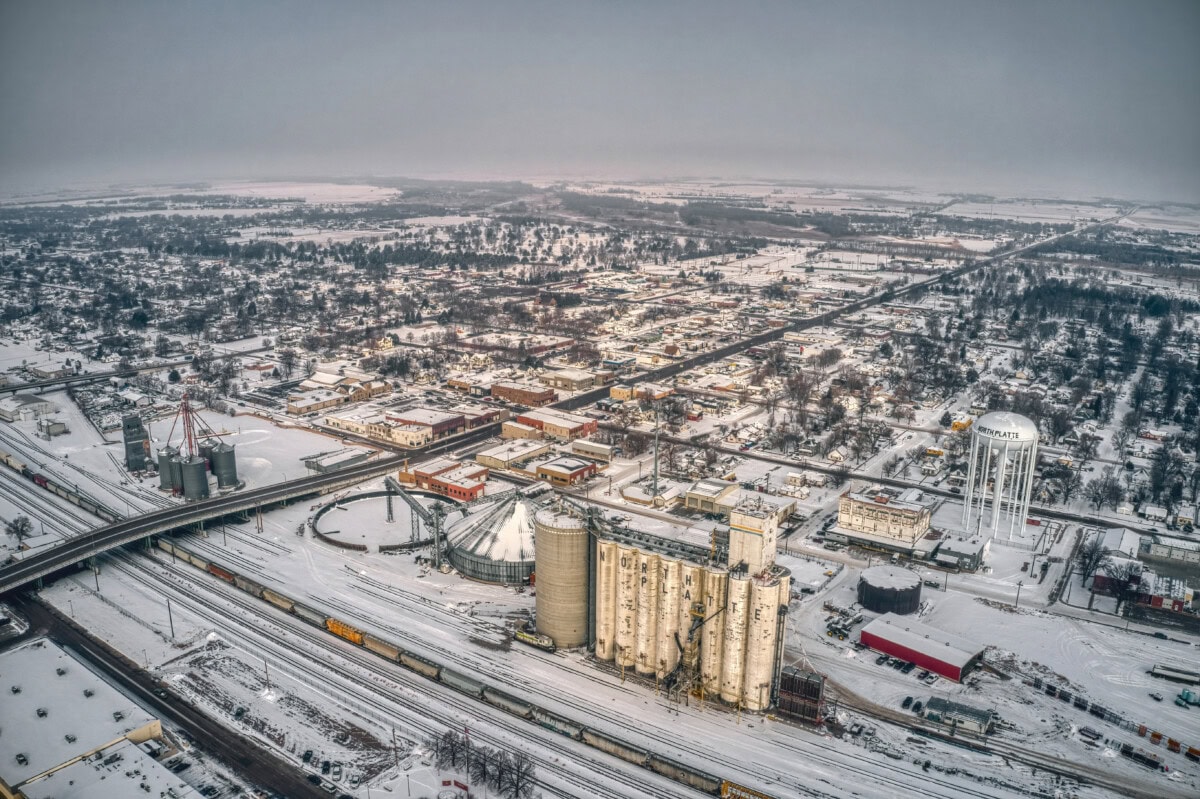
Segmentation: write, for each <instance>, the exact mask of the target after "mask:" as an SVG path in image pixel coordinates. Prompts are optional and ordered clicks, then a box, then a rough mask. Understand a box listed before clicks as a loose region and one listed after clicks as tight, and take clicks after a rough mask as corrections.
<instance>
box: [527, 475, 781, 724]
mask: <svg viewBox="0 0 1200 799" xmlns="http://www.w3.org/2000/svg"><path fill="white" fill-rule="evenodd" d="M779 521H780V520H779V517H778V513H777V509H776V508H775V507H774V506H773V505H771V504H769V503H764V502H759V501H757V500H754V499H751V500H749V501H747V502H745V503H743V504H741V505H739V507H738V508H737V511H736V523H735V524H732V525H731V526H730V530H729V539H728V541H727V542H722V541H718V540H714V541H713V545H712V546H711V547H703V546H698V545H695V544H689V543H684V542H680V541H676V540H673V539H668V538H662V537H659V536H655V535H651V534H648V533H644V532H639V531H636V530H631V529H628V528H625V527H621V526H619V525H615V524H611V523H609V522H606V521H600V520H598V519H597V517H596V515H595V513H594V512H587V511H582V510H581V511H580V512H578V513H576V512H574V511H567V510H563V509H561V508H560V509H543V510H541V511H539V512H538V513H537V515H536V516H535V517H534V527H535V530H536V537H537V540H536V553H537V572H536V573H537V631H538V632H539V633H542V634H544V635H548V636H550V637H551V638H553V639H554V642H555V644H556V645H557V646H559V647H565V648H571V647H584V646H591V645H594V647H595V655H596V658H597V660H600V661H605V662H611V663H613V664H614V665H616V666H617V667H619V668H620V669H621V670H622V672H623V673H625V672H626V671H627V670H632V671H633V672H634V673H635V674H637V675H640V676H642V677H645V678H647V679H649V678H653V679H654V680H655V683H656V684H657V685H662V686H663V687H665V688H666V689H667V691H668V692H671V693H673V694H674V695H675V696H676V697H681V696H683V697H686V696H697V697H700V698H710V697H720V699H721V700H722V701H723V702H725V703H726V704H728V705H730V706H736V707H740V708H743V709H746V710H751V711H762V710H765V709H767V708H768V707H769V706H770V705H771V704H772V702H773V700H774V699H775V697H776V695H777V690H778V682H779V671H780V665H781V664H780V661H781V655H782V641H783V629H784V624H785V619H786V613H787V606H788V601H789V598H790V595H791V579H790V573H789V572H788V570H787V569H786V568H784V567H782V566H779V565H776V563H775V554H774V553H775V540H776V535H777V532H778V527H779Z"/></svg>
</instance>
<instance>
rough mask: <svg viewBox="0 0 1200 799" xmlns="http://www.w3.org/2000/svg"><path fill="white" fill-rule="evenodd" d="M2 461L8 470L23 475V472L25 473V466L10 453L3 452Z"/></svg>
mask: <svg viewBox="0 0 1200 799" xmlns="http://www.w3.org/2000/svg"><path fill="white" fill-rule="evenodd" d="M3 460H4V465H5V466H7V467H8V468H10V469H12V470H13V471H14V472H17V473H19V474H25V472H26V471H27V467H26V466H25V463H24V461H22V460H21V459H20V458H18V457H17V456H16V455H13V454H12V453H11V452H5V453H4V457H3Z"/></svg>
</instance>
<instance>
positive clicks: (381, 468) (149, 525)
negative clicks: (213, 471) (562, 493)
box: [0, 425, 496, 594]
mask: <svg viewBox="0 0 1200 799" xmlns="http://www.w3.org/2000/svg"><path fill="white" fill-rule="evenodd" d="M495 427H496V425H486V426H484V427H480V428H478V429H476V430H473V431H471V432H470V433H467V434H465V435H462V436H458V437H456V438H453V439H449V440H445V441H439V442H437V443H435V444H430V445H428V446H426V447H422V448H420V449H416V450H412V451H411V454H412V455H413V456H417V457H419V456H421V455H427V454H432V453H433V452H436V451H440V450H442V449H447V448H451V447H459V446H464V445H467V444H470V443H473V442H475V441H478V440H481V439H484V438H488V437H490V436H492V435H494V434H495V429H494V428H495ZM405 460H406V459H405V458H404V457H403V456H400V455H391V456H387V457H384V458H378V459H376V460H373V461H368V462H367V463H362V464H358V465H356V466H351V467H348V468H346V469H342V470H340V471H337V472H333V473H332V474H323V475H316V476H312V477H301V478H299V479H297V480H289V481H287V482H283V483H276V484H274V485H269V486H263V487H262V488H255V489H250V490H248V491H239V492H235V493H233V494H229V495H226V496H219V497H212V498H211V499H206V500H201V501H200V502H192V503H186V504H182V505H173V506H171V507H169V508H163V509H160V510H155V511H150V512H149V513H146V514H143V515H141V516H135V517H132V518H130V519H125V520H123V521H120V522H116V523H115V524H110V525H107V526H105V527H101V528H98V529H96V530H91V531H88V532H86V533H83V534H81V535H78V536H75V537H74V538H71V539H68V540H67V541H64V542H63V543H62V544H60V545H59V546H56V547H52V548H49V549H46V550H39V551H37V552H35V554H33V555H31V556H29V557H27V558H23V559H21V560H19V561H17V562H16V563H10V564H8V565H6V566H4V567H2V568H0V594H4V593H6V592H8V591H12V590H13V589H15V588H19V587H21V586H23V585H25V584H27V583H30V582H32V581H34V580H37V579H38V578H40V577H44V576H46V575H48V574H51V573H53V572H55V571H58V570H59V569H63V568H65V567H68V566H71V565H73V564H75V563H79V562H80V561H83V560H86V559H88V558H90V557H92V556H93V555H97V554H100V553H101V552H106V551H107V550H109V549H112V548H113V547H117V546H120V545H122V544H126V543H129V542H130V541H136V540H138V539H140V538H144V537H146V536H148V535H153V534H155V533H161V532H165V531H167V530H173V529H176V528H179V527H184V526H187V525H191V524H197V523H200V522H203V521H207V520H209V519H215V518H218V517H221V516H228V515H231V514H234V513H241V512H244V511H248V510H252V509H254V508H257V507H261V506H263V505H270V504H272V503H276V502H286V501H288V500H292V499H296V498H299V497H303V496H309V495H312V494H318V493H325V492H328V491H331V490H334V489H336V488H340V487H342V486H346V485H353V484H356V483H359V482H362V481H363V480H368V479H370V478H372V477H379V476H381V475H384V474H387V473H388V472H390V471H393V470H394V469H397V468H398V467H399V466H400V465H401V464H402V463H403V462H404V461H405Z"/></svg>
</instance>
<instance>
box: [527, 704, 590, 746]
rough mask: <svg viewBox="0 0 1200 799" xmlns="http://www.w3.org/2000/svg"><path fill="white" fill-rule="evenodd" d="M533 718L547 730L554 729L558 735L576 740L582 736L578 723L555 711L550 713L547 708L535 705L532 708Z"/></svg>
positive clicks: (581, 729)
mask: <svg viewBox="0 0 1200 799" xmlns="http://www.w3.org/2000/svg"><path fill="white" fill-rule="evenodd" d="M533 720H534V721H536V722H537V723H538V724H541V725H542V726H543V727H545V728H546V729H548V730H554V731H555V732H557V733H558V734H559V735H565V736H567V737H568V738H574V739H575V740H576V741H578V740H580V739H581V738H583V727H582V726H581V725H580V724H577V723H576V722H574V721H571V720H570V719H565V718H563V717H562V716H560V715H558V714H557V713H551V712H550V711H549V710H544V709H542V708H540V707H537V706H535V707H534V708H533Z"/></svg>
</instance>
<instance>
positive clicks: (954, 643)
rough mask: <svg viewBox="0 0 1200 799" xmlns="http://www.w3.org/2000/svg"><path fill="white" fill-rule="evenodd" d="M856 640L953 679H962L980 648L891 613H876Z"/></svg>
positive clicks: (979, 654) (976, 662) (976, 661)
mask: <svg viewBox="0 0 1200 799" xmlns="http://www.w3.org/2000/svg"><path fill="white" fill-rule="evenodd" d="M860 640H861V641H862V643H864V644H866V645H867V646H868V647H870V648H871V649H874V650H876V651H877V652H882V653H884V654H886V655H891V656H892V657H897V658H901V659H902V660H907V661H909V662H912V663H915V664H917V665H918V666H920V667H921V668H923V669H929V670H930V671H932V672H933V673H934V674H939V675H941V676H942V677H945V678H946V679H948V680H954V681H956V682H962V681H963V678H965V677H966V676H967V675H968V674H970V673H971V671H972V670H973V669H975V668H976V667H977V666H978V665H979V661H980V659H981V658H982V657H983V647H981V646H979V645H978V644H975V643H972V642H971V641H968V640H966V639H965V638H960V637H958V636H957V635H950V634H949V633H945V632H943V631H941V630H939V629H937V628H936V627H930V626H929V625H928V624H922V623H921V622H919V621H913V620H911V619H906V618H904V617H903V616H897V615H896V614H894V613H888V614H885V615H883V616H880V617H879V618H877V619H875V620H874V621H872V622H871V623H870V624H868V625H867V626H866V627H863V629H862V633H861V638H860Z"/></svg>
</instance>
